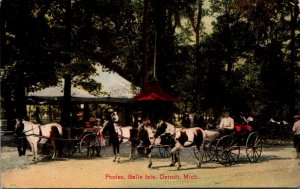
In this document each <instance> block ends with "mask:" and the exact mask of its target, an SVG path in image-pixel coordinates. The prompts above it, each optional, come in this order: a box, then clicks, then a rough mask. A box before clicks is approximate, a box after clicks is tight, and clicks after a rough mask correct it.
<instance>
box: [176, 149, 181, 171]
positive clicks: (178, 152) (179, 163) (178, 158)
mask: <svg viewBox="0 0 300 189" xmlns="http://www.w3.org/2000/svg"><path fill="white" fill-rule="evenodd" d="M177 154H178V157H177V160H178V166H177V170H179V169H180V167H181V161H180V150H177Z"/></svg>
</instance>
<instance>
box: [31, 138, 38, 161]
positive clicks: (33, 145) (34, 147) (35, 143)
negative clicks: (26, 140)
mask: <svg viewBox="0 0 300 189" xmlns="http://www.w3.org/2000/svg"><path fill="white" fill-rule="evenodd" d="M37 143H38V141H34V142H33V143H32V153H33V161H36V160H38V156H37V151H38V148H37Z"/></svg>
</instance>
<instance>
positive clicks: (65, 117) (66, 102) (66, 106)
mask: <svg viewBox="0 0 300 189" xmlns="http://www.w3.org/2000/svg"><path fill="white" fill-rule="evenodd" d="M71 32H72V28H71V0H66V34H65V35H66V39H65V50H66V52H67V54H66V59H65V65H68V64H70V63H71V41H72V39H71V37H72V34H71ZM64 79H65V84H64V98H63V107H62V109H63V111H62V115H61V117H62V125H63V126H64V127H67V128H70V127H71V118H70V113H71V109H70V107H71V80H72V78H71V75H70V74H69V73H67V74H66V75H65V76H64ZM69 137H70V133H68V138H69Z"/></svg>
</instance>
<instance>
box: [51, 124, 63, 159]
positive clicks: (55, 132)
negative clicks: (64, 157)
mask: <svg viewBox="0 0 300 189" xmlns="http://www.w3.org/2000/svg"><path fill="white" fill-rule="evenodd" d="M59 126H60V125H59V124H55V125H53V126H51V130H50V139H52V140H53V141H54V143H55V145H56V147H57V150H58V155H61V154H62V140H60V139H61V138H62V128H61V126H60V127H59Z"/></svg>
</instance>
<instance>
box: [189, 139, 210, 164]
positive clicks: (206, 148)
mask: <svg viewBox="0 0 300 189" xmlns="http://www.w3.org/2000/svg"><path fill="white" fill-rule="evenodd" d="M193 150H194V155H195V157H196V158H197V159H198V160H202V162H204V163H207V162H210V161H212V160H214V157H215V150H214V149H213V147H212V146H211V145H210V144H208V141H205V142H204V145H203V149H202V152H200V151H199V150H198V149H197V148H196V147H195V148H194V149H193Z"/></svg>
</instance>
